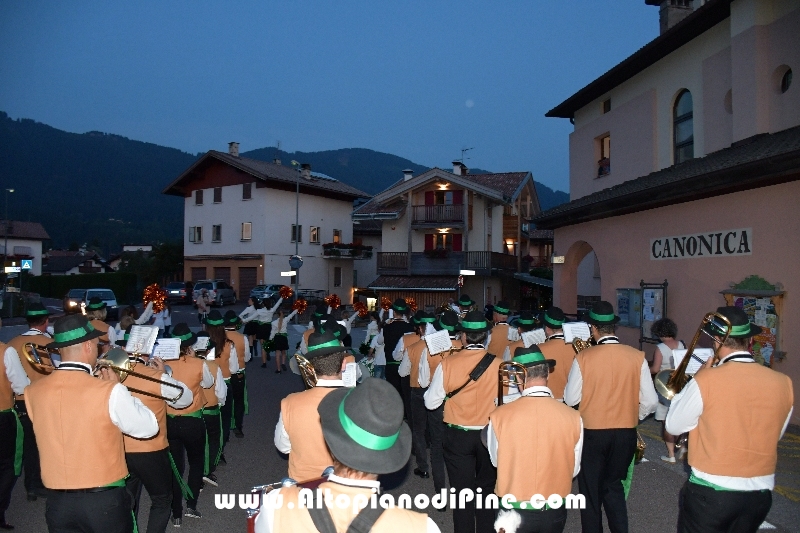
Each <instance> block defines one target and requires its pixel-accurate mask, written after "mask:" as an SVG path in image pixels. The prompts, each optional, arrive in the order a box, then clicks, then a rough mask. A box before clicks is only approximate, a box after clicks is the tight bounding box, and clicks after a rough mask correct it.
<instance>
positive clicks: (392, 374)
mask: <svg viewBox="0 0 800 533" xmlns="http://www.w3.org/2000/svg"><path fill="white" fill-rule="evenodd" d="M390 357H391V356H390V355H388V354H387V357H386V381H388V382H389V384H390V385H391V386H392V387H394V388H395V390H396V391H397V394H399V395H400V397H401V398H402V397H403V386H402V385H401V378H400V374H398V371H399V370H400V365H399V364H393V363H392V362H390V361H389V358H390ZM405 405H406V402H405V400H404V401H403V409H405ZM403 416H404V417H405V418H406V419H407V420H408V419H409V418H408V416H409V413H405V412H404V413H403Z"/></svg>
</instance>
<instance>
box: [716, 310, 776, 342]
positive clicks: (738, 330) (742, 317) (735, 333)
mask: <svg viewBox="0 0 800 533" xmlns="http://www.w3.org/2000/svg"><path fill="white" fill-rule="evenodd" d="M717 313H719V314H720V315H722V316H724V317H725V318H727V319H728V321H729V322H730V323H731V334H730V335H729V337H731V338H733V339H746V338H748V337H752V336H753V335H758V334H759V333H761V331H762V330H761V326H756V325H755V324H753V323H752V322H750V318H749V317H748V316H747V313H745V312H744V310H742V308H740V307H735V306H732V305H729V306H725V307H719V308H717ZM725 329H726V327H725V324H724V323H720V321H719V320H718V319H717V320H715V321H712V322H710V323H708V324H706V326H705V328H704V330H705V332H706V333H708V334H710V335H714V336H718V337H722V336H724V335H725Z"/></svg>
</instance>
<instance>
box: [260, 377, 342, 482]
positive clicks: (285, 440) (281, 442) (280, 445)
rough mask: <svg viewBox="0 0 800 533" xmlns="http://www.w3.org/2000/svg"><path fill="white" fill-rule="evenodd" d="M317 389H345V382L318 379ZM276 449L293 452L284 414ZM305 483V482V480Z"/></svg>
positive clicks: (279, 420) (279, 424) (279, 421)
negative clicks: (284, 421) (284, 423)
mask: <svg viewBox="0 0 800 533" xmlns="http://www.w3.org/2000/svg"><path fill="white" fill-rule="evenodd" d="M316 386H317V387H332V388H336V387H344V382H343V381H342V380H341V379H318V380H317V384H316ZM274 442H275V447H276V448H277V449H278V451H279V452H281V453H290V452H291V451H292V441H291V439H289V434H288V433H287V432H286V427H285V426H284V425H283V412H281V414H280V415H278V424H277V425H276V426H275V437H274ZM303 481H305V480H303Z"/></svg>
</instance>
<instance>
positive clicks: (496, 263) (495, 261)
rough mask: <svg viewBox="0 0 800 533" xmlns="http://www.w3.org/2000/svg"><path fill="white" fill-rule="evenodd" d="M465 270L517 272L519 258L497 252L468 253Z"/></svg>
mask: <svg viewBox="0 0 800 533" xmlns="http://www.w3.org/2000/svg"><path fill="white" fill-rule="evenodd" d="M463 268H465V269H467V270H491V269H500V270H517V256H515V255H508V254H501V253H497V252H467V254H466V257H465V261H464V267H463Z"/></svg>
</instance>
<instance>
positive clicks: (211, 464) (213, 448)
mask: <svg viewBox="0 0 800 533" xmlns="http://www.w3.org/2000/svg"><path fill="white" fill-rule="evenodd" d="M203 420H204V421H205V424H206V433H207V434H208V471H209V473H212V474H213V473H214V470H216V469H217V455H219V449H220V445H219V440H220V435H222V414H221V413H216V414H213V415H207V414H205V413H204V414H203ZM228 431H229V432H230V430H228Z"/></svg>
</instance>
